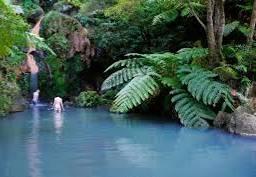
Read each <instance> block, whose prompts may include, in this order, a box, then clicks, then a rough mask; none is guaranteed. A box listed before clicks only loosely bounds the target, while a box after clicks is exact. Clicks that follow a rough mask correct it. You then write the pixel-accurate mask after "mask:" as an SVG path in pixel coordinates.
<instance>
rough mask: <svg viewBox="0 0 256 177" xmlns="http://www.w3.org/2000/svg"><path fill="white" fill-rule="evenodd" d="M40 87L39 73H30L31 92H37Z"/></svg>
mask: <svg viewBox="0 0 256 177" xmlns="http://www.w3.org/2000/svg"><path fill="white" fill-rule="evenodd" d="M37 89H38V73H31V74H30V90H31V93H33V92H35V91H36V90H37Z"/></svg>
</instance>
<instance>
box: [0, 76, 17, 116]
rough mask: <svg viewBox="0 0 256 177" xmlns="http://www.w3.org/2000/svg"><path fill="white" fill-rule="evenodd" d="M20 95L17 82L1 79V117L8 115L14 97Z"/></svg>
mask: <svg viewBox="0 0 256 177" xmlns="http://www.w3.org/2000/svg"><path fill="white" fill-rule="evenodd" d="M18 93H19V88H18V86H17V84H16V83H15V82H9V81H6V80H1V79H0V95H1V97H0V116H4V115H6V114H7V113H8V112H9V111H10V108H11V105H12V104H13V101H14V97H15V96H16V95H17V94H18Z"/></svg>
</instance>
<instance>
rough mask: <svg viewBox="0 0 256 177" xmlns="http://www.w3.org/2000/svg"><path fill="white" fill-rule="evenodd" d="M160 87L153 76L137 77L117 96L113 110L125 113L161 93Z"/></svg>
mask: <svg viewBox="0 0 256 177" xmlns="http://www.w3.org/2000/svg"><path fill="white" fill-rule="evenodd" d="M159 91H160V87H159V85H158V83H157V82H156V80H155V78H154V76H152V75H151V74H146V75H137V76H136V77H134V78H133V79H132V80H131V81H130V82H129V83H128V84H127V85H126V86H125V87H124V88H123V89H121V90H120V91H119V92H118V94H117V95H116V99H115V100H114V102H113V106H112V110H113V111H115V112H120V113H125V112H128V111H129V110H131V109H133V108H135V107H137V106H138V105H140V104H142V103H143V102H144V101H146V100H147V99H149V98H151V97H152V96H155V95H157V94H158V93H159Z"/></svg>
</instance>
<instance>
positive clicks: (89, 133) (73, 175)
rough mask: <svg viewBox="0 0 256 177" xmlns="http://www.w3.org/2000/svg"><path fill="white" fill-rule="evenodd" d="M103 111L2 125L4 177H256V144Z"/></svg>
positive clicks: (17, 117) (35, 112)
mask: <svg viewBox="0 0 256 177" xmlns="http://www.w3.org/2000/svg"><path fill="white" fill-rule="evenodd" d="M141 117H142V116H140V115H117V114H110V113H108V112H107V111H104V110H101V109H75V108H71V109H67V110H66V112H64V113H63V114H56V113H53V112H52V111H49V110H47V108H44V107H40V108H34V109H31V110H27V111H25V112H23V113H17V114H12V115H10V116H9V117H8V119H4V120H0V177H255V176H256V139H255V138H245V137H239V136H233V135H230V134H226V133H224V132H222V131H218V130H204V131H203V130H200V131H199V130H193V129H187V128H182V127H180V126H179V125H177V124H173V123H170V122H169V123H168V122H157V121H152V120H146V119H145V116H144V118H143V119H140V118H141Z"/></svg>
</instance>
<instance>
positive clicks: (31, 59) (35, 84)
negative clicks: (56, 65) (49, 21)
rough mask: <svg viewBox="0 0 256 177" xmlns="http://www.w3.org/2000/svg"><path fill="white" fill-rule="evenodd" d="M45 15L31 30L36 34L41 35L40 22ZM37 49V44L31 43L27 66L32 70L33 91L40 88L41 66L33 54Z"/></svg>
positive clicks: (31, 83) (31, 85) (31, 87)
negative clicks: (39, 75) (39, 74)
mask: <svg viewBox="0 0 256 177" xmlns="http://www.w3.org/2000/svg"><path fill="white" fill-rule="evenodd" d="M42 19H43V17H41V18H40V20H39V21H38V22H37V23H36V25H35V26H34V27H33V28H32V30H31V32H32V33H33V34H35V35H36V36H39V31H40V24H41V21H42ZM35 51H36V46H35V45H34V44H29V50H28V52H27V61H26V63H27V66H28V68H29V70H30V90H31V93H33V92H35V91H36V90H37V89H38V72H39V67H38V65H37V63H36V60H35V58H34V56H33V54H32V53H33V52H35Z"/></svg>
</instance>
